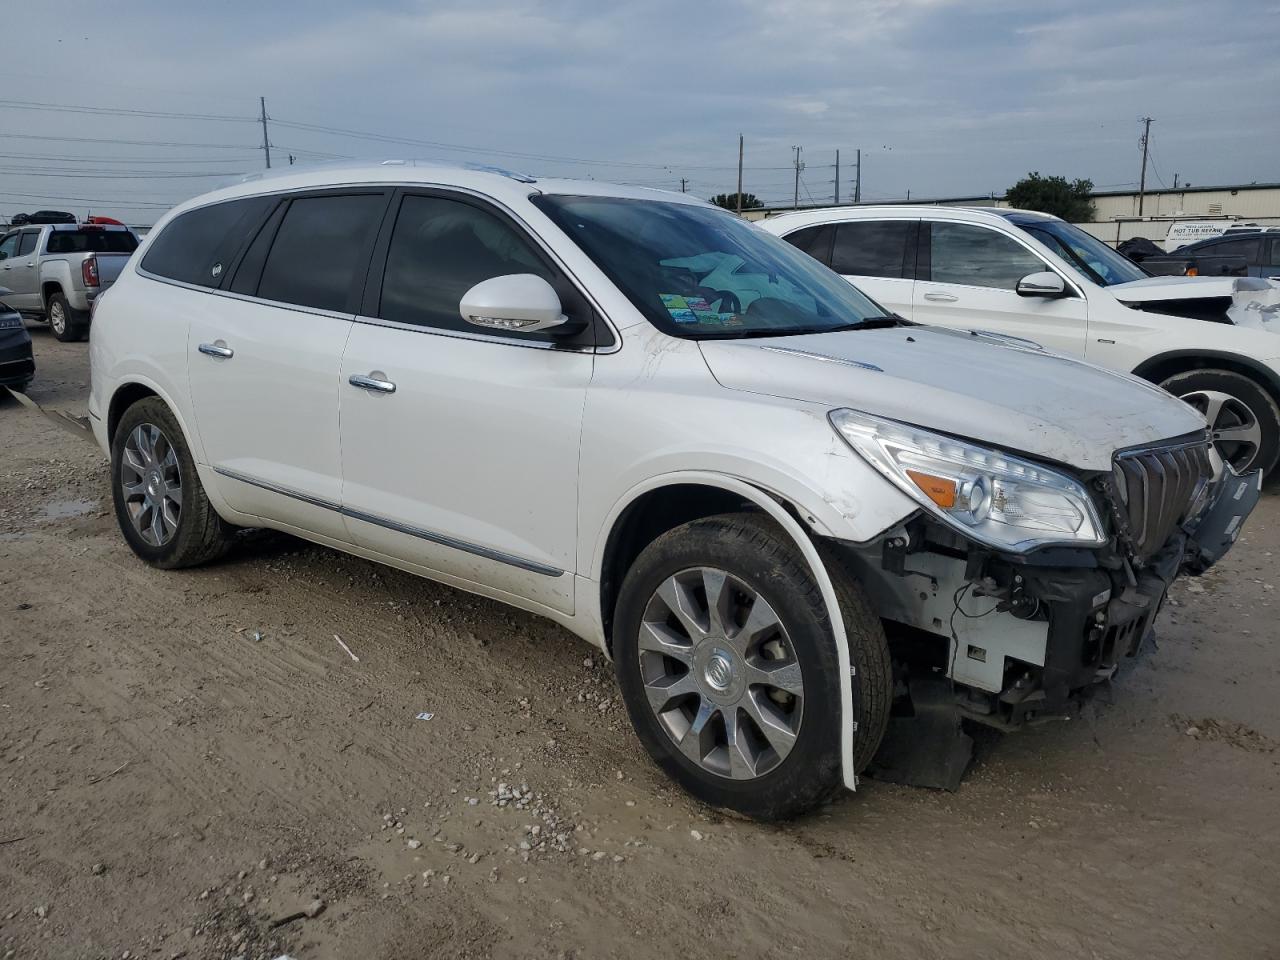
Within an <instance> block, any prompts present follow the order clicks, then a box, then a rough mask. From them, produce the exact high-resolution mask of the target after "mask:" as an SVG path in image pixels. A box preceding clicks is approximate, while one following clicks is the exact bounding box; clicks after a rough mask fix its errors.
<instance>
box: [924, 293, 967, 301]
mask: <svg viewBox="0 0 1280 960" xmlns="http://www.w3.org/2000/svg"><path fill="white" fill-rule="evenodd" d="M924 298H925V299H926V300H932V301H933V302H934V303H955V302H956V301H957V300H959V299H960V298H959V297H957V296H954V295H952V294H950V293H926V294H925V295H924Z"/></svg>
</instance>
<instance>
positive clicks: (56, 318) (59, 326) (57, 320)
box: [49, 300, 67, 336]
mask: <svg viewBox="0 0 1280 960" xmlns="http://www.w3.org/2000/svg"><path fill="white" fill-rule="evenodd" d="M49 326H50V327H51V328H52V330H53V332H54V333H56V334H57V335H58V336H62V335H63V334H64V333H65V332H66V330H67V312H66V311H65V310H63V309H62V302H61V301H59V300H54V301H53V302H52V303H51V304H49Z"/></svg>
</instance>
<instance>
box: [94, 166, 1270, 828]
mask: <svg viewBox="0 0 1280 960" xmlns="http://www.w3.org/2000/svg"><path fill="white" fill-rule="evenodd" d="M91 355H92V367H93V389H92V397H91V401H90V414H91V418H92V423H93V427H94V431H95V434H96V436H97V438H98V441H99V442H100V443H101V445H102V447H103V449H104V450H106V451H108V452H109V454H110V457H111V488H112V492H113V497H114V502H115V509H116V514H117V517H118V519H119V523H120V528H121V530H122V532H123V534H124V537H125V539H126V540H127V541H128V543H129V545H130V546H131V547H132V548H133V550H134V551H135V553H137V554H138V556H140V557H141V558H142V559H143V560H145V561H147V562H149V563H151V564H154V565H155V566H158V567H163V568H173V567H181V566H188V565H192V564H197V563H201V562H204V561H208V560H210V559H212V558H215V557H217V556H218V555H219V554H221V553H222V552H223V551H224V550H225V549H226V547H227V546H228V544H229V543H230V542H231V539H232V535H233V531H234V530H235V528H237V527H272V528H276V529H278V530H283V531H287V532H289V533H293V534H296V535H298V536H300V537H305V538H306V539H308V540H312V541H314V542H316V543H319V544H324V545H328V546H330V547H334V548H336V549H339V550H344V551H347V552H349V553H353V554H356V555H359V556H362V557H367V558H371V559H373V560H377V561H381V562H383V563H387V564H391V565H393V566H396V567H400V568H402V569H404V570H408V571H411V572H413V573H416V574H420V575H422V576H425V577H430V578H432V579H434V580H438V581H441V582H444V583H447V584H451V585H454V586H456V587H459V588H462V589H464V590H470V591H473V592H475V593H479V594H482V595H484V596H488V597H492V598H495V599H498V600H501V601H504V602H506V603H510V604H513V605H515V606H518V607H521V608H523V609H525V610H529V611H533V612H535V613H538V614H542V615H545V616H547V617H550V618H552V619H554V620H556V621H558V622H559V623H561V624H563V625H564V626H565V627H567V628H568V629H569V630H570V631H572V632H573V633H576V634H578V635H579V636H581V637H583V638H585V639H586V640H588V641H589V642H591V643H593V644H595V645H597V646H599V647H600V648H602V649H603V650H605V651H606V652H607V653H608V655H609V656H610V657H612V658H613V660H614V662H615V664H616V668H617V673H618V680H619V684H620V687H621V690H622V693H623V696H624V698H625V701H626V704H627V708H628V710H629V712H630V715H631V718H632V720H633V722H634V724H635V727H636V730H637V732H638V734H639V736H640V738H641V740H642V741H643V743H644V745H645V747H646V748H647V749H648V750H649V752H650V753H651V754H652V755H653V757H654V758H655V760H656V761H657V762H658V763H659V764H660V765H661V766H662V767H663V768H664V769H665V770H666V771H667V772H668V773H670V774H671V775H672V776H673V777H675V778H676V779H677V780H678V781H679V782H680V783H682V784H683V785H684V786H685V787H686V788H688V789H689V790H690V791H692V792H693V793H694V794H695V795H697V796H698V797H700V798H702V799H704V800H706V801H708V802H711V803H714V804H719V805H724V806H727V807H732V808H735V809H737V810H740V811H743V812H746V813H748V814H751V815H754V816H758V817H782V816H788V815H791V814H794V813H796V812H798V811H801V810H804V809H805V808H807V807H810V806H812V805H813V804H814V803H816V802H817V801H819V800H820V799H821V798H823V797H824V796H826V795H827V794H828V793H829V792H830V791H831V790H833V789H834V788H836V787H837V786H839V785H840V784H841V783H843V784H845V785H847V786H849V787H853V786H854V785H855V784H856V780H857V774H858V773H859V771H861V770H862V769H863V768H864V767H866V766H867V765H868V764H869V763H871V762H872V761H873V758H874V760H875V763H876V765H877V767H878V769H881V770H883V771H884V772H885V775H886V776H894V775H895V772H896V774H897V775H899V776H901V777H903V778H904V779H912V780H914V781H916V782H930V781H936V782H939V783H942V784H947V783H954V781H955V779H956V777H958V774H959V771H960V770H962V769H963V766H964V761H965V759H966V758H967V744H968V739H967V737H966V736H965V735H964V734H963V733H962V732H961V727H960V722H961V720H962V719H963V720H976V721H980V722H984V723H988V724H991V725H994V726H996V727H1000V728H1003V729H1008V728H1012V727H1016V726H1018V725H1020V724H1022V723H1024V722H1026V721H1028V720H1031V719H1034V718H1035V717H1037V716H1044V715H1049V714H1053V713H1055V712H1060V711H1063V710H1064V709H1065V708H1066V707H1067V705H1068V702H1069V698H1070V697H1071V696H1072V695H1073V694H1074V693H1076V692H1078V691H1080V690H1082V689H1084V688H1087V687H1088V686H1089V685H1090V684H1092V683H1093V682H1095V681H1096V680H1098V679H1100V678H1105V677H1109V676H1111V674H1112V673H1113V672H1114V670H1115V669H1116V666H1117V664H1118V663H1120V662H1122V661H1123V660H1124V658H1125V657H1127V656H1129V655H1132V654H1133V653H1135V652H1136V651H1137V649H1138V647H1139V645H1140V644H1141V642H1142V640H1143V637H1144V636H1145V635H1146V634H1147V632H1148V630H1149V629H1150V626H1151V623H1152V620H1153V619H1154V617H1155V614H1156V612H1157V610H1158V609H1159V606H1160V603H1161V601H1162V599H1163V598H1164V596H1165V593H1166V590H1167V589H1168V586H1169V584H1170V583H1171V581H1172V580H1173V578H1174V577H1175V576H1177V575H1178V573H1179V572H1180V571H1181V570H1183V569H1187V568H1191V569H1192V570H1193V572H1194V571H1197V570H1201V569H1204V568H1205V567H1206V566H1207V565H1208V564H1210V563H1212V562H1214V561H1215V560H1216V559H1217V558H1218V557H1219V556H1220V555H1221V554H1222V553H1224V552H1225V550H1226V549H1227V548H1228V547H1229V545H1230V544H1231V542H1232V541H1233V540H1234V538H1235V536H1236V534H1237V533H1238V531H1239V528H1240V524H1241V523H1242V522H1243V520H1244V518H1245V517H1246V516H1247V515H1248V513H1249V511H1250V509H1251V508H1252V506H1253V504H1254V502H1255V501H1256V498H1257V493H1258V475H1257V474H1256V473H1253V474H1249V475H1247V476H1245V477H1241V476H1239V475H1237V474H1236V473H1235V472H1234V471H1232V470H1231V469H1230V468H1229V467H1224V466H1222V465H1221V464H1217V463H1216V461H1215V455H1214V453H1213V450H1212V447H1211V445H1210V444H1209V441H1208V437H1207V434H1206V429H1205V422H1204V420H1203V418H1202V417H1200V415H1199V414H1197V413H1196V412H1195V411H1194V410H1192V409H1191V408H1190V407H1188V406H1187V405H1186V404H1183V403H1181V402H1179V401H1177V400H1175V399H1173V398H1172V397H1170V396H1168V395H1167V394H1165V393H1162V392H1161V391H1159V390H1157V389H1155V388H1153V387H1151V386H1149V385H1147V384H1144V383H1142V382H1140V381H1138V380H1136V379H1133V378H1129V377H1124V376H1119V375H1115V374H1112V373H1108V372H1105V371H1102V370H1100V369H1097V368H1096V367H1092V366H1087V365H1083V364H1079V363H1076V362H1074V361H1070V360H1066V359H1063V358H1060V357H1056V356H1051V355H1049V354H1046V353H1044V352H1040V351H1037V350H1033V349H1027V348H1025V347H1022V346H1018V345H1016V344H1010V343H1008V342H1002V341H1000V339H999V338H992V337H988V336H975V335H970V334H967V333H958V332H955V331H948V330H942V329H936V328H932V327H925V326H918V325H914V324H910V323H908V322H905V321H903V320H901V319H900V318H896V317H893V316H889V315H887V311H886V310H885V309H884V308H882V307H880V306H878V305H877V304H876V303H874V302H873V301H872V300H870V299H868V298H867V297H866V296H864V295H863V294H861V293H860V292H859V291H858V290H857V289H855V288H854V287H853V286H851V285H850V284H848V283H846V282H845V281H844V280H842V279H841V278H840V277H839V276H837V275H836V274H834V273H832V272H831V271H830V270H828V269H827V268H826V267H824V266H822V265H820V264H819V263H817V262H816V261H814V260H813V259H811V258H810V257H808V256H806V255H804V254H802V253H801V252H799V251H798V250H796V249H795V248H794V247H792V246H790V245H788V244H787V243H785V242H783V241H781V240H779V239H778V238H776V237H773V236H771V235H770V234H768V233H766V232H765V231H763V230H760V229H758V228H756V227H754V226H751V225H748V224H746V223H744V222H742V221H740V220H738V219H737V218H735V217H733V216H732V215H730V214H728V213H727V212H725V211H722V210H719V209H717V208H715V207H712V206H710V205H708V204H705V203H702V202H700V201H696V200H693V199H691V198H688V197H684V196H681V195H678V194H676V195H672V194H666V193H660V192H657V191H650V190H638V189H631V188H624V187H615V186H607V185H604V184H600V183H595V182H572V181H534V180H532V179H530V178H527V177H519V176H513V175H504V174H502V173H498V172H491V171H490V172H481V171H468V170H455V169H437V168H422V167H414V166H405V165H399V166H396V165H381V166H376V167H372V168H355V169H342V170H334V169H329V170H324V171H318V172H308V173H290V174H289V175H287V176H281V177H277V178H267V179H261V180H257V181H254V182H246V183H243V184H240V185H238V186H234V187H231V188H228V189H225V190H220V191H218V192H215V193H212V194H209V195H206V196H203V197H200V198H199V199H196V200H193V201H191V202H189V203H187V204H184V205H183V206H181V207H179V208H177V209H175V210H174V211H172V212H171V213H170V214H168V215H167V216H166V217H164V218H163V219H162V220H161V222H159V223H158V224H157V225H156V227H155V229H154V230H153V231H152V232H151V233H150V234H149V235H148V237H147V238H146V240H145V241H144V243H143V245H142V247H141V248H140V249H139V251H138V253H137V255H136V256H135V257H134V258H133V260H132V261H131V262H130V264H129V266H128V267H127V268H126V269H125V271H124V272H123V273H122V274H121V276H120V278H119V280H118V281H117V282H116V284H115V285H114V286H113V287H112V289H111V290H110V291H109V292H108V293H107V294H105V295H104V296H103V297H102V298H101V299H100V301H99V303H98V307H97V312H96V316H95V320H94V324H93V327H92V338H91ZM459 680H460V682H465V678H459ZM895 698H896V699H898V700H900V701H907V700H910V701H911V703H910V704H907V706H909V707H910V706H914V708H915V709H903V710H898V711H895V718H894V719H893V720H892V721H891V719H890V708H891V706H892V705H893V704H894V701H895ZM897 714H901V715H902V719H898V718H897V716H896V715H897ZM908 716H912V717H913V719H907V717H908ZM913 725H916V726H913ZM922 734H927V736H922ZM938 738H942V739H941V740H939V739H938ZM882 741H885V748H884V749H882V750H881V751H880V754H879V755H877V749H878V748H879V747H881V743H882ZM920 742H925V743H928V744H932V745H933V746H939V745H940V746H939V749H936V750H933V754H934V755H935V757H940V758H941V759H942V761H943V762H941V763H935V764H934V765H933V767H932V768H931V767H929V764H928V763H924V764H923V765H922V764H920V763H917V762H915V761H916V760H919V758H918V757H916V758H910V757H908V759H909V760H912V762H909V763H908V762H904V761H903V757H904V756H906V755H907V754H910V752H911V744H913V743H920ZM921 771H924V772H923V773H922V772H921Z"/></svg>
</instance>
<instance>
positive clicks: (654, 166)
mask: <svg viewBox="0 0 1280 960" xmlns="http://www.w3.org/2000/svg"><path fill="white" fill-rule="evenodd" d="M267 119H269V120H270V121H271V122H272V123H274V124H276V125H278V126H281V127H289V128H291V129H294V130H306V131H309V132H312V133H324V134H329V135H331V136H338V137H350V138H352V139H355V140H368V141H371V142H375V143H395V144H404V145H407V146H414V147H430V148H432V149H434V150H453V151H457V152H460V153H478V154H485V155H489V156H501V157H512V158H515V159H519V160H537V161H540V162H543V163H577V164H589V165H593V166H601V167H635V168H641V169H651V170H669V169H671V168H672V167H677V168H680V169H685V170H736V169H737V165H736V164H685V163H676V164H672V163H646V162H643V161H639V160H601V159H591V158H587V157H569V156H560V155H556V154H542V153H525V152H523V151H518V150H502V149H498V148H493V147H474V146H469V145H467V144H460V143H447V142H444V141H440V140H419V139H417V138H414V137H396V136H390V135H388V134H381V133H368V132H364V131H360V130H348V129H346V128H343V127H331V126H326V125H324V124H318V123H302V122H299V121H296V120H281V119H280V118H279V117H274V116H268V118H267ZM744 169H748V170H789V169H791V168H790V167H746V168H744Z"/></svg>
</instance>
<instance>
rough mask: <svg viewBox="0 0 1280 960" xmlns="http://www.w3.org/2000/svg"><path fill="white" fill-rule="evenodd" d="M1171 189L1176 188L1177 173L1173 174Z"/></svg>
mask: <svg viewBox="0 0 1280 960" xmlns="http://www.w3.org/2000/svg"><path fill="white" fill-rule="evenodd" d="M1173 189H1175V190H1177V189H1178V175H1177V174H1176V173H1175V174H1174V175H1173Z"/></svg>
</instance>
